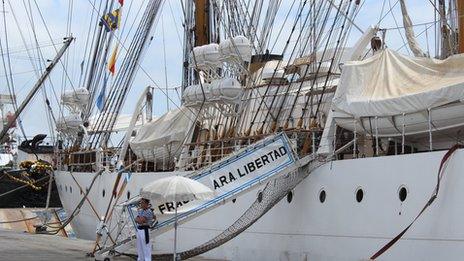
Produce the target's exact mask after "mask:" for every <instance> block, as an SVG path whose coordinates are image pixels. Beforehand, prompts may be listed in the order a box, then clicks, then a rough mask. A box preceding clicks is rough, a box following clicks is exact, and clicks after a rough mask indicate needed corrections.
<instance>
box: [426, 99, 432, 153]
mask: <svg viewBox="0 0 464 261" xmlns="http://www.w3.org/2000/svg"><path fill="white" fill-rule="evenodd" d="M427 111H428V116H429V117H428V120H429V150H430V151H432V150H433V148H432V110H431V109H430V108H429V109H427Z"/></svg>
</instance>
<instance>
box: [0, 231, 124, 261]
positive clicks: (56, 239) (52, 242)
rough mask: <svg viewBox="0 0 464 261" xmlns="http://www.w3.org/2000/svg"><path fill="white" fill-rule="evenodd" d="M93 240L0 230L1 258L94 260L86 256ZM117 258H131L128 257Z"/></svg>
mask: <svg viewBox="0 0 464 261" xmlns="http://www.w3.org/2000/svg"><path fill="white" fill-rule="evenodd" d="M92 248H93V242H92V241H88V240H82V239H70V238H63V237H60V236H53V235H38V234H29V233H25V232H17V231H11V230H0V253H1V254H0V255H1V257H0V259H1V260H5V261H7V260H8V261H9V260H40V261H42V260H43V261H45V260H47V261H49V260H94V258H90V257H86V251H89V250H90V249H92ZM117 260H131V259H130V258H127V257H121V258H117Z"/></svg>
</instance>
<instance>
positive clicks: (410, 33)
mask: <svg viewBox="0 0 464 261" xmlns="http://www.w3.org/2000/svg"><path fill="white" fill-rule="evenodd" d="M400 4H401V13H403V25H404V31H405V34H406V39H407V40H408V45H409V49H411V51H412V52H413V53H414V56H416V57H424V56H426V54H425V53H424V52H423V51H422V50H421V48H420V46H419V44H418V43H417V41H416V36H415V34H414V28H413V27H412V21H411V18H410V17H409V14H408V9H407V8H406V3H405V1H404V0H400Z"/></svg>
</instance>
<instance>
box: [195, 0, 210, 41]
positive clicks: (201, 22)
mask: <svg viewBox="0 0 464 261" xmlns="http://www.w3.org/2000/svg"><path fill="white" fill-rule="evenodd" d="M209 42H210V41H209V0H195V46H201V45H205V44H209Z"/></svg>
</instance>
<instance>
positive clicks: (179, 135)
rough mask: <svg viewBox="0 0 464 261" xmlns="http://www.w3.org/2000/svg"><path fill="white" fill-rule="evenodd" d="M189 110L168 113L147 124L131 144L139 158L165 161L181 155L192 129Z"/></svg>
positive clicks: (181, 109)
mask: <svg viewBox="0 0 464 261" xmlns="http://www.w3.org/2000/svg"><path fill="white" fill-rule="evenodd" d="M187 114H188V110H185V109H183V108H180V109H175V110H171V111H169V112H167V113H166V114H164V115H163V116H161V117H159V118H158V119H156V120H154V121H152V122H150V123H147V124H145V125H144V126H142V127H140V129H139V130H138V131H137V135H136V136H135V137H134V139H133V140H132V141H131V142H130V147H131V149H132V151H133V152H134V153H135V154H136V155H137V157H138V158H142V159H144V160H147V161H156V160H163V159H167V158H170V157H176V156H178V155H179V153H180V151H181V149H180V146H181V144H182V143H183V142H184V139H185V137H186V135H187V132H188V130H189V127H190V118H189V117H188V115H187Z"/></svg>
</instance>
